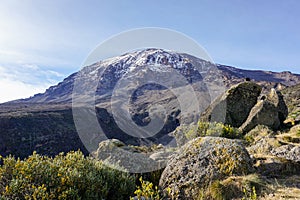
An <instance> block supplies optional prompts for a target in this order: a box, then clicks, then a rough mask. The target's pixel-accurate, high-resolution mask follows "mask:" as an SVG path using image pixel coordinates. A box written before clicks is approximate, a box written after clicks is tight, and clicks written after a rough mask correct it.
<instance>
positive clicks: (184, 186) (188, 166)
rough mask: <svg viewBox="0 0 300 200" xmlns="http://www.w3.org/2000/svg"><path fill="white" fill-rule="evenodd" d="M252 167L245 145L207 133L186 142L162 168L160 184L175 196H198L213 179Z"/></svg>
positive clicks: (238, 173)
mask: <svg viewBox="0 0 300 200" xmlns="http://www.w3.org/2000/svg"><path fill="white" fill-rule="evenodd" d="M250 171H252V161H251V159H250V156H249V154H248V152H247V151H246V149H245V148H244V147H243V146H242V145H241V144H239V143H238V142H237V141H235V140H230V139H225V138H218V137H204V138H196V139H194V140H192V141H190V142H188V143H187V144H186V145H184V146H183V147H182V148H181V149H180V150H179V151H178V153H177V154H175V155H174V156H172V158H171V159H170V161H169V162H168V164H167V167H166V169H165V170H164V171H163V173H162V176H161V179H160V183H159V184H160V187H161V188H162V189H163V191H164V192H166V193H168V192H167V191H168V190H170V191H169V192H170V194H171V195H172V197H175V199H187V200H188V199H197V197H198V195H199V191H200V189H201V188H205V187H207V186H208V185H209V184H210V183H211V182H212V181H214V180H222V179H223V178H226V177H227V176H230V175H245V174H247V173H249V172H250Z"/></svg>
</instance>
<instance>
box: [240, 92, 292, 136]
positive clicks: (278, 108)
mask: <svg viewBox="0 0 300 200" xmlns="http://www.w3.org/2000/svg"><path fill="white" fill-rule="evenodd" d="M287 115H288V109H287V106H286V104H285V102H284V100H283V96H282V95H281V93H280V92H276V91H275V89H272V90H271V92H270V93H269V94H268V95H267V97H263V98H262V99H261V100H259V101H258V102H257V104H256V105H255V106H254V107H253V108H252V110H251V112H250V114H249V116H248V118H247V120H246V122H245V123H244V124H243V125H242V126H241V127H240V130H241V131H243V132H248V131H250V130H252V129H253V128H254V127H256V126H257V125H266V126H268V127H270V128H272V129H274V130H276V129H278V128H279V127H280V125H282V124H283V121H284V120H285V119H286V117H287Z"/></svg>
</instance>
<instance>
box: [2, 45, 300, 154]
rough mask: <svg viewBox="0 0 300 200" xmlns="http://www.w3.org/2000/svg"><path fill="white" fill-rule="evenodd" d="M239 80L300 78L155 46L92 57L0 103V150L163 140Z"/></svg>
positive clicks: (271, 83) (277, 83)
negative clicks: (32, 91) (42, 87)
mask: <svg viewBox="0 0 300 200" xmlns="http://www.w3.org/2000/svg"><path fill="white" fill-rule="evenodd" d="M245 79H251V80H252V81H255V82H257V83H259V84H261V85H263V86H264V87H265V88H273V87H275V88H277V89H284V88H288V87H290V86H293V85H296V84H297V83H300V75H298V74H292V73H291V72H281V73H277V72H269V71H252V70H242V69H238V68H234V67H230V66H225V65H215V64H213V63H211V62H208V61H205V60H202V59H200V58H196V57H194V56H191V55H188V54H184V53H177V52H173V51H166V50H162V49H145V50H140V51H136V52H130V53H126V54H124V55H121V56H117V57H113V58H109V59H106V60H103V61H99V62H97V63H94V64H92V65H90V66H86V67H84V68H83V69H82V70H80V71H79V72H76V73H74V74H72V75H70V76H69V77H67V78H66V79H64V80H63V81H62V82H60V83H59V84H57V85H55V86H52V87H50V88H49V89H47V90H46V92H45V93H42V94H36V95H34V96H33V97H30V98H27V99H20V100H15V101H11V102H8V103H4V104H1V105H0V154H2V155H7V154H14V155H17V156H20V157H26V156H27V155H29V154H31V153H32V151H34V150H36V151H37V152H38V153H42V154H48V155H55V154H57V153H59V152H61V151H70V150H77V149H78V148H80V149H82V150H83V151H84V153H88V151H90V150H91V149H94V148H96V146H97V145H98V143H99V141H102V140H103V139H105V138H117V139H120V140H122V141H124V142H125V143H127V144H149V143H153V142H154V143H165V144H168V143H170V142H171V141H172V138H171V137H170V136H168V134H167V133H169V132H171V131H173V130H175V129H176V127H177V126H179V125H180V124H190V123H195V122H197V120H198V117H199V114H200V113H201V112H202V111H203V110H204V109H205V108H207V107H208V106H209V105H210V103H211V102H212V100H213V99H215V98H216V97H217V96H219V95H220V94H221V93H222V92H223V91H225V89H227V88H228V87H230V86H232V85H234V84H236V83H239V82H242V81H245ZM116 117H117V118H116ZM93 119H97V122H99V124H100V126H101V129H102V131H103V133H102V132H101V133H99V131H98V129H96V128H94V127H93V126H95V127H97V124H96V123H95V121H93ZM156 119H157V120H156ZM74 121H75V122H74ZM78 126H80V128H79V129H80V131H81V133H80V134H78V130H79V129H78ZM83 135H84V136H83ZM82 137H85V138H84V139H87V140H89V141H88V145H87V144H86V143H85V142H82V141H83V138H82ZM83 143H84V144H83Z"/></svg>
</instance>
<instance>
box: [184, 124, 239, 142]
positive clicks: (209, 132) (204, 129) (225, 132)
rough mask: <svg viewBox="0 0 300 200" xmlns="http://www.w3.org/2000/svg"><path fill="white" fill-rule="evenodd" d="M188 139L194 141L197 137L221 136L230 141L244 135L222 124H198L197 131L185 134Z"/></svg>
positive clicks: (188, 131) (193, 130)
mask: <svg viewBox="0 0 300 200" xmlns="http://www.w3.org/2000/svg"><path fill="white" fill-rule="evenodd" d="M185 135H186V137H187V138H188V139H189V140H190V139H194V138H196V137H204V136H219V137H225V138H229V139H237V138H241V137H242V134H241V132H240V131H239V130H238V129H237V128H234V127H232V126H230V125H226V124H223V123H220V122H201V121H199V122H198V125H197V129H194V128H190V129H189V130H187V131H186V133H185Z"/></svg>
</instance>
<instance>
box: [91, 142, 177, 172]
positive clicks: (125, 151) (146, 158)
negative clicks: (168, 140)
mask: <svg viewBox="0 0 300 200" xmlns="http://www.w3.org/2000/svg"><path fill="white" fill-rule="evenodd" d="M92 154H93V156H94V157H96V158H98V159H99V160H102V161H103V162H104V163H105V164H107V165H108V166H110V167H112V168H115V169H118V170H121V171H127V172H131V173H144V172H151V171H157V170H160V169H161V168H164V167H165V165H166V162H167V160H168V158H169V156H171V155H172V152H166V151H163V150H162V149H159V151H157V152H149V153H145V152H142V151H140V150H139V149H138V148H134V147H133V146H126V145H125V144H124V143H123V142H121V141H119V140H117V139H109V140H105V141H102V142H100V143H99V147H98V149H97V150H96V151H95V152H93V153H92Z"/></svg>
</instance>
